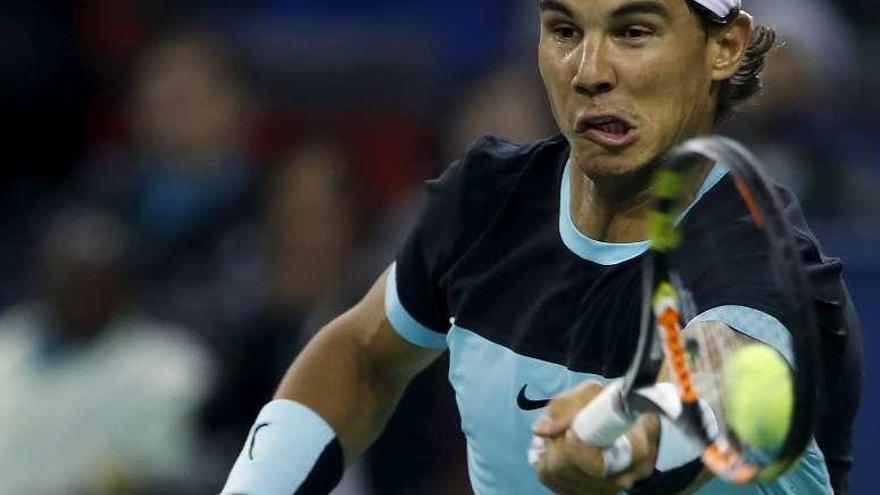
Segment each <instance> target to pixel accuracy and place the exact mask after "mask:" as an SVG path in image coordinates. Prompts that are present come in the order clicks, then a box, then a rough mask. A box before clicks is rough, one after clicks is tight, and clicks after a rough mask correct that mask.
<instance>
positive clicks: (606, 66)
mask: <svg viewBox="0 0 880 495" xmlns="http://www.w3.org/2000/svg"><path fill="white" fill-rule="evenodd" d="M580 49H581V53H580V57H578V59H577V60H578V67H577V71H576V72H575V74H574V77H573V78H572V80H571V85H572V87H573V88H574V90H575V91H576V92H577V93H579V94H582V95H585V96H596V95H600V94H602V93H608V92H610V91H611V90H613V89H614V88H615V87H616V86H617V76H616V74H615V71H614V67H613V66H612V64H611V61H610V60H609V57H608V54H607V50H606V48H605V44H604V43H603V40H602V39H601V38H595V39H590V38H584V41H583V43H581V48H580Z"/></svg>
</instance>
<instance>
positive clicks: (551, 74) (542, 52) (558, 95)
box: [538, 43, 571, 129]
mask: <svg viewBox="0 0 880 495" xmlns="http://www.w3.org/2000/svg"><path fill="white" fill-rule="evenodd" d="M538 70H539V72H540V74H541V80H542V81H543V83H544V89H545V90H546V92H547V98H548V100H549V102H550V110H551V111H552V112H553V118H554V119H555V120H556V123H557V125H558V126H559V127H560V129H562V128H563V127H564V122H563V120H564V119H563V116H564V114H565V100H566V98H567V96H568V94H569V93H570V91H568V88H569V87H570V85H569V84H570V81H571V77H570V76H569V74H568V67H567V66H566V63H565V61H564V60H563V59H562V58H561V57H560V55H559V54H557V53H555V52H554V51H553V49H552V47H545V46H544V45H543V43H542V44H540V45H539V51H538Z"/></svg>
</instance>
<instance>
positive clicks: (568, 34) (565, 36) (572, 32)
mask: <svg viewBox="0 0 880 495" xmlns="http://www.w3.org/2000/svg"><path fill="white" fill-rule="evenodd" d="M578 34H579V32H578V30H577V28H575V27H574V26H572V25H570V24H559V25H557V26H555V27H554V28H553V36H554V37H555V38H556V40H557V41H572V40H575V39H577V37H578Z"/></svg>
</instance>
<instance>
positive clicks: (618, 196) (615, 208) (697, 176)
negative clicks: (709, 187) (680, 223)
mask: <svg viewBox="0 0 880 495" xmlns="http://www.w3.org/2000/svg"><path fill="white" fill-rule="evenodd" d="M710 169H711V163H705V164H702V165H700V166H696V167H694V169H693V171H692V172H691V173H690V174H688V179H687V181H686V188H687V189H686V190H687V195H686V197H687V198H688V202H690V201H692V200H693V198H694V196H696V193H697V191H698V190H699V188H700V185H701V184H702V183H703V181H704V180H705V179H706V176H707V175H708V174H709V171H710ZM653 171H654V168H653V167H643V168H641V169H639V170H638V171H636V172H634V173H632V174H628V175H625V176H613V177H598V178H597V177H590V176H588V175H586V174H584V173H583V172H582V171H581V170H580V168H579V167H577V166H576V165H574V162H572V166H571V167H570V169H569V174H570V175H569V180H570V183H571V198H570V205H571V206H570V208H571V212H570V214H571V216H572V220H573V221H574V224H575V225H576V226H577V228H578V230H579V231H580V232H581V233H582V234H584V235H586V236H587V237H590V238H591V239H595V240H598V241H604V242H620V243H623V242H637V241H642V240H645V239H647V237H648V221H647V219H648V212H649V211H650V210H651V207H652V201H653V199H652V198H653V191H652V185H651V180H652V177H653Z"/></svg>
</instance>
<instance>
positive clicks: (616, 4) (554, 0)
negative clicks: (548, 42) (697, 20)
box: [538, 0, 689, 18]
mask: <svg viewBox="0 0 880 495" xmlns="http://www.w3.org/2000/svg"><path fill="white" fill-rule="evenodd" d="M685 2H686V0H539V2H538V6H539V8H540V10H541V12H557V13H560V14H563V15H567V16H571V17H577V16H589V17H595V16H624V15H627V14H639V13H641V14H656V15H660V16H664V17H670V18H671V17H677V16H681V15H684V14H687V13H689V9H688V7H687V4H686V3H685Z"/></svg>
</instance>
